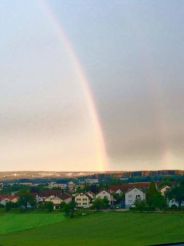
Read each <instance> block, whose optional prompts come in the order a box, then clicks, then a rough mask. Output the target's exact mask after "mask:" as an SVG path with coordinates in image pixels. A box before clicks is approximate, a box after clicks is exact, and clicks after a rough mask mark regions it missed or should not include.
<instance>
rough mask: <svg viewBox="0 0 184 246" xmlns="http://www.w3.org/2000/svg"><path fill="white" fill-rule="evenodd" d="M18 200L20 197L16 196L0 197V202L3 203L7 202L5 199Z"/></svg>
mask: <svg viewBox="0 0 184 246" xmlns="http://www.w3.org/2000/svg"><path fill="white" fill-rule="evenodd" d="M16 198H17V199H18V198H19V197H18V196H15V195H0V201H2V200H5V199H7V200H10V201H11V200H13V199H16Z"/></svg>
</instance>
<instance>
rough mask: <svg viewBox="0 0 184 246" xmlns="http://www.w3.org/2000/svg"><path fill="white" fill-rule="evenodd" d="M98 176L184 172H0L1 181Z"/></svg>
mask: <svg viewBox="0 0 184 246" xmlns="http://www.w3.org/2000/svg"><path fill="white" fill-rule="evenodd" d="M93 175H95V176H98V175H104V176H108V175H112V176H114V177H122V178H123V177H125V178H126V177H127V178H128V177H153V176H175V175H176V176H183V175H184V170H157V171H146V170H143V171H107V172H95V171H94V172H90V171H89V172H83V171H81V172H54V171H12V172H0V180H16V179H44V178H77V177H87V176H93Z"/></svg>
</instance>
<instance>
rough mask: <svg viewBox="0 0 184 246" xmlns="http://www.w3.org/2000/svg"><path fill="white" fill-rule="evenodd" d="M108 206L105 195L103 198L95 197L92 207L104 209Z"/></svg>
mask: <svg viewBox="0 0 184 246" xmlns="http://www.w3.org/2000/svg"><path fill="white" fill-rule="evenodd" d="M108 207H109V201H108V199H107V198H106V197H105V198H103V199H101V198H97V199H95V200H94V202H93V208H95V209H96V210H101V209H106V208H108Z"/></svg>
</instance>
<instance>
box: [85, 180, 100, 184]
mask: <svg viewBox="0 0 184 246" xmlns="http://www.w3.org/2000/svg"><path fill="white" fill-rule="evenodd" d="M85 182H86V184H89V185H93V184H98V183H99V180H98V179H96V178H87V179H85Z"/></svg>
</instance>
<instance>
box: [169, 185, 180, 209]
mask: <svg viewBox="0 0 184 246" xmlns="http://www.w3.org/2000/svg"><path fill="white" fill-rule="evenodd" d="M167 197H168V198H169V199H175V200H176V202H178V205H179V208H181V203H182V202H183V201H184V183H183V182H181V183H180V184H178V185H176V186H174V187H173V188H172V189H171V190H170V191H169V192H168V194H167Z"/></svg>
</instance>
